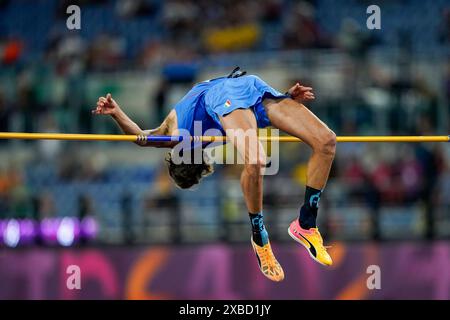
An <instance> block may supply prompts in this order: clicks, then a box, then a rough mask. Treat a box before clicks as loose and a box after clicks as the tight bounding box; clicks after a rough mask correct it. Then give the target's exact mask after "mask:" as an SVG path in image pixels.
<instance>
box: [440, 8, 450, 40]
mask: <svg viewBox="0 0 450 320" xmlns="http://www.w3.org/2000/svg"><path fill="white" fill-rule="evenodd" d="M438 38H439V41H440V42H441V43H443V44H448V43H450V7H449V8H445V9H444V11H443V13H442V21H441V26H440V28H439V33H438Z"/></svg>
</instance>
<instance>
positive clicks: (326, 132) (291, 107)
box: [264, 99, 336, 190]
mask: <svg viewBox="0 0 450 320" xmlns="http://www.w3.org/2000/svg"><path fill="white" fill-rule="evenodd" d="M264 105H265V108H266V113H267V115H268V117H269V119H270V122H271V123H272V125H273V126H274V127H276V128H278V129H280V130H282V131H284V132H286V133H288V134H290V135H293V136H295V137H298V138H300V139H301V140H303V141H304V142H305V143H306V144H307V145H309V146H310V147H311V148H312V151H313V154H312V156H311V158H310V159H309V162H308V170H307V185H308V186H310V187H312V188H315V189H318V190H322V189H323V188H324V187H325V185H326V183H327V180H328V176H329V174H330V169H331V164H332V163H333V159H334V155H335V152H336V135H335V134H334V132H333V131H331V130H330V129H329V128H328V127H327V125H326V124H325V123H323V122H322V121H321V120H320V119H319V118H317V117H316V116H315V115H314V114H313V113H312V112H311V111H310V110H309V109H308V108H306V107H305V106H304V105H303V104H301V103H298V102H296V101H294V100H292V99H281V100H269V99H266V100H265V101H264Z"/></svg>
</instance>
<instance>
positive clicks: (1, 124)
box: [0, 88, 12, 143]
mask: <svg viewBox="0 0 450 320" xmlns="http://www.w3.org/2000/svg"><path fill="white" fill-rule="evenodd" d="M11 112H12V111H11V108H10V106H9V104H8V103H7V101H6V97H5V94H4V92H3V90H2V88H0V131H10V121H11ZM6 141H8V140H1V139H0V143H6Z"/></svg>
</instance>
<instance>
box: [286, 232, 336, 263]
mask: <svg viewBox="0 0 450 320" xmlns="http://www.w3.org/2000/svg"><path fill="white" fill-rule="evenodd" d="M288 233H289V235H290V236H291V238H292V239H294V240H295V241H296V242H298V243H300V244H301V245H302V246H303V247H305V249H306V251H308V253H309V256H310V257H311V258H312V259H313V260H314V261H316V262H317V263H319V264H321V265H323V266H325V267H329V265H328V264H325V263H323V262H321V261H319V260H318V259H317V258H316V257H314V256H313V254H312V253H311V251H310V250H309V247H308V245H309V244H306V243H305V242H303V241H302V240H301V239H299V238H297V237H296V236H295V235H293V234H292V232H291V228H288Z"/></svg>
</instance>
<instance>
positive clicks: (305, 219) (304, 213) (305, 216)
mask: <svg viewBox="0 0 450 320" xmlns="http://www.w3.org/2000/svg"><path fill="white" fill-rule="evenodd" d="M321 194H322V191H321V190H317V189H314V188H311V187H308V186H306V191H305V203H304V204H303V206H302V207H301V208H300V216H299V218H298V219H299V223H300V227H302V228H303V229H310V228H316V219H317V210H319V201H320V196H321Z"/></svg>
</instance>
